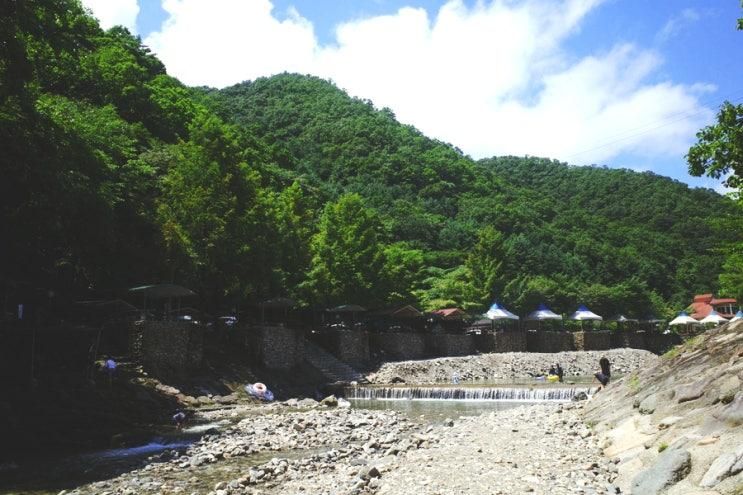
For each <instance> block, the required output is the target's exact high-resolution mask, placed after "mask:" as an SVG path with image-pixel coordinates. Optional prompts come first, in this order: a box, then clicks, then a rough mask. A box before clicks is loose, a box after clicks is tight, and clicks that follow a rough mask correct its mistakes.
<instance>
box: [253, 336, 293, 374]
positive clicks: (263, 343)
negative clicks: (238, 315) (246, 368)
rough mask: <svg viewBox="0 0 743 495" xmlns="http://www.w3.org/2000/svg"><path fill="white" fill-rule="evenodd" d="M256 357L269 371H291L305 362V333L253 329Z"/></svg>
mask: <svg viewBox="0 0 743 495" xmlns="http://www.w3.org/2000/svg"><path fill="white" fill-rule="evenodd" d="M251 333H252V336H253V339H252V341H253V350H254V357H255V358H256V359H257V360H258V362H259V363H260V364H261V365H263V366H265V367H266V368H269V369H277V370H290V369H292V368H294V367H295V366H297V365H299V364H300V363H301V362H302V361H303V360H304V332H302V331H301V330H296V329H293V328H286V327H274V326H261V327H254V328H252V329H251Z"/></svg>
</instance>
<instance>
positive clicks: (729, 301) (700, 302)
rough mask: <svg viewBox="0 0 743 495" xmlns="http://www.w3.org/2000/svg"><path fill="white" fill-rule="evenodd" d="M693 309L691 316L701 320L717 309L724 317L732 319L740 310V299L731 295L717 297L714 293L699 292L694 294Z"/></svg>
mask: <svg viewBox="0 0 743 495" xmlns="http://www.w3.org/2000/svg"><path fill="white" fill-rule="evenodd" d="M691 309H692V313H691V317H692V318H694V319H696V320H701V319H702V318H704V317H705V316H707V315H708V314H710V313H711V312H712V310H715V311H717V312H718V313H719V314H720V316H722V317H723V318H728V319H730V318H732V317H733V316H735V313H736V311H738V301H736V300H735V299H733V298H731V297H728V298H720V299H715V297H714V296H713V295H712V294H698V295H696V296H694V302H693V303H691Z"/></svg>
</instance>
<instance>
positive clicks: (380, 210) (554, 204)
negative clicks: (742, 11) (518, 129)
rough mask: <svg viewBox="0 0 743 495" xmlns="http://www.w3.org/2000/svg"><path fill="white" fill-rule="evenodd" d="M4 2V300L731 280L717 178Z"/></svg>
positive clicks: (700, 152)
mask: <svg viewBox="0 0 743 495" xmlns="http://www.w3.org/2000/svg"><path fill="white" fill-rule="evenodd" d="M10 5H11V12H10V15H7V16H4V17H3V18H2V19H1V20H0V37H1V38H0V149H2V150H3V152H2V156H0V160H2V171H3V172H4V173H3V179H4V180H2V181H0V195H2V198H3V201H2V203H0V229H2V231H0V249H2V256H0V278H1V279H2V282H3V283H2V286H3V288H4V289H3V290H4V291H5V294H6V296H9V298H10V299H11V300H12V298H13V297H15V296H14V294H15V293H16V292H17V291H16V289H15V288H17V287H20V286H30V287H37V288H50V289H54V290H55V291H56V292H59V293H65V294H69V297H70V298H83V297H85V298H88V297H90V296H91V294H101V293H106V294H110V293H115V292H116V291H118V290H121V289H123V288H126V287H130V286H133V285H140V284H144V283H154V282H163V281H167V282H176V283H182V284H185V285H188V286H191V287H193V288H194V289H195V290H196V291H197V292H198V293H199V295H200V297H201V299H202V303H203V304H204V306H205V308H204V309H206V310H207V311H211V312H218V311H223V310H225V308H230V307H233V306H235V305H236V304H241V303H244V302H251V301H252V302H255V301H259V300H263V299H266V298H270V297H275V296H290V297H292V298H295V299H297V300H299V301H300V302H301V303H303V304H307V305H315V304H336V303H337V304H341V303H356V304H362V305H366V306H384V305H389V304H400V303H413V304H417V305H420V306H422V307H423V308H425V309H436V308H440V307H442V306H448V305H458V306H461V307H464V308H465V309H468V310H472V311H480V310H484V309H485V308H486V307H487V306H488V304H489V303H490V302H491V300H492V299H493V298H497V299H498V300H499V301H502V302H504V303H507V304H508V305H509V307H511V308H513V309H514V310H515V311H517V312H522V313H524V312H526V311H528V310H530V309H533V306H534V305H536V304H537V303H538V302H542V301H549V302H550V303H551V305H552V306H553V308H554V309H555V310H557V311H561V312H568V311H571V310H573V309H574V307H575V306H576V305H577V304H578V303H579V302H584V303H587V304H591V305H592V308H593V309H594V310H596V311H598V312H603V313H607V314H608V313H612V312H619V311H621V312H625V313H630V314H632V313H633V312H635V313H637V314H636V316H643V314H646V313H649V312H658V311H664V310H665V309H666V308H668V307H669V306H672V307H676V308H678V307H683V306H685V305H686V304H687V303H688V302H689V300H690V297H691V296H692V295H693V293H694V292H709V291H718V289H719V290H723V291H726V292H728V293H729V294H730V295H738V294H739V288H740V282H739V281H740V274H739V271H737V272H736V269H735V268H736V267H740V266H742V265H743V264H741V263H740V262H739V260H740V253H739V251H738V254H736V255H728V256H727V257H726V256H724V255H721V254H720V253H723V252H726V253H729V252H731V251H730V249H729V248H726V246H732V245H739V243H740V241H741V239H740V236H741V230H740V229H735V228H732V229H731V228H730V227H729V226H730V225H731V224H730V222H727V223H726V222H724V221H721V220H720V219H724V218H728V219H733V220H734V219H736V218H740V211H739V210H738V209H737V205H735V203H734V202H733V201H732V200H730V199H728V198H725V197H723V196H720V195H719V194H717V193H715V192H714V191H711V190H706V189H691V188H689V187H688V186H686V185H684V184H681V183H679V182H677V181H673V180H670V179H667V178H664V177H660V176H657V175H654V174H651V173H636V172H632V171H629V170H617V169H609V168H606V167H597V166H594V167H572V166H569V165H568V164H565V163H560V162H557V161H554V160H549V159H545V158H534V157H493V158H490V159H486V160H480V161H475V160H472V159H471V158H470V157H468V156H466V155H465V154H463V153H462V152H461V151H460V150H458V149H457V148H455V147H454V146H451V145H449V144H447V143H443V142H440V141H436V140H433V139H430V138H427V137H426V136H424V135H423V134H421V133H420V132H419V131H418V130H416V129H415V128H413V127H411V126H407V125H402V124H400V123H399V122H397V120H396V119H395V116H394V114H393V113H392V111H390V110H389V109H384V108H383V109H378V108H376V107H375V106H374V104H373V103H372V102H370V101H367V100H361V99H357V98H351V97H349V96H348V95H347V94H346V93H345V92H344V91H342V90H341V89H339V88H337V87H336V86H334V85H333V84H332V83H330V82H328V81H325V80H322V79H319V78H317V77H312V76H303V75H298V74H280V75H277V76H273V77H270V78H260V79H257V80H255V81H250V82H245V83H242V84H238V85H235V86H233V87H230V88H226V89H223V90H215V89H209V88H189V87H187V86H184V85H183V84H181V83H180V82H179V81H178V80H177V79H175V78H173V77H171V76H169V75H168V74H167V72H166V69H165V67H164V66H163V64H162V63H161V62H160V61H159V60H158V59H157V58H156V57H155V56H154V55H153V54H152V53H150V51H149V49H148V48H147V47H146V46H144V45H143V44H142V42H141V40H140V39H139V38H137V37H135V36H133V35H132V34H131V33H129V32H128V31H127V30H126V29H124V28H121V27H115V28H112V29H109V30H107V31H104V30H102V29H101V28H100V27H99V26H98V24H97V22H96V21H95V19H93V18H92V17H91V16H90V15H89V14H88V13H87V12H86V11H85V10H84V9H83V8H82V7H81V5H80V3H79V2H78V1H76V0H55V1H53V2H41V1H37V0H26V1H24V2H11V3H10ZM740 114H741V111H740V107H735V106H733V105H730V106H729V107H728V106H724V107H723V110H722V111H721V115H720V119H719V120H720V121H719V123H718V126H712V127H711V128H709V129H707V130H703V131H702V132H701V133H700V143H699V145H698V146H697V148H695V149H693V150H691V151H690V164H692V163H693V164H692V165H691V166H692V167H693V171H694V172H695V173H696V172H699V173H708V174H711V175H713V176H715V174H720V175H724V174H726V173H728V172H729V171H733V172H734V174H733V176H732V177H734V178H736V177H737V179H731V180H739V178H740V170H738V168H739V165H740V157H739V154H740V153H739V151H740V150H739V148H740V135H739V132H738V131H739V130H740ZM729 184H730V185H735V184H739V182H729ZM736 243H738V244H736ZM725 249H727V251H725ZM736 256H737V257H736ZM736 291H738V292H736ZM6 299H8V298H6ZM640 313H643V314H640Z"/></svg>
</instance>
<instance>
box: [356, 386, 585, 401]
mask: <svg viewBox="0 0 743 495" xmlns="http://www.w3.org/2000/svg"><path fill="white" fill-rule="evenodd" d="M595 391H596V389H595V388H592V387H534V388H527V387H349V388H347V389H346V390H345V393H346V398H347V399H363V400H371V399H378V400H482V401H485V400H496V401H511V402H544V401H558V402H568V401H570V400H571V399H572V398H573V397H575V396H576V395H577V394H579V393H581V392H583V393H585V394H587V395H591V394H593V393H594V392H595Z"/></svg>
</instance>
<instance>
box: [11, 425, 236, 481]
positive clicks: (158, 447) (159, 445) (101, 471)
mask: <svg viewBox="0 0 743 495" xmlns="http://www.w3.org/2000/svg"><path fill="white" fill-rule="evenodd" d="M230 424H231V423H230V422H229V421H220V422H214V423H203V424H197V425H194V426H192V427H189V428H184V429H183V430H181V431H179V432H177V431H176V432H173V431H167V432H164V434H162V435H160V436H156V437H153V438H151V439H150V440H149V441H148V442H146V443H143V444H140V445H135V446H131V447H121V448H113V449H102V450H97V451H92V452H84V453H81V454H75V455H68V456H63V457H60V456H59V455H57V456H54V455H49V456H44V455H43V453H40V455H39V456H38V457H37V458H35V459H28V460H21V461H18V463H17V464H15V463H14V464H9V465H7V466H0V467H3V469H0V494H18V493H22V494H28V495H32V494H34V495H35V494H39V495H41V494H50V493H59V491H60V490H62V489H63V488H70V487H74V486H78V485H81V484H84V483H87V482H90V481H96V480H101V479H108V478H113V477H115V476H117V475H119V474H121V473H124V472H127V471H130V470H132V469H135V468H137V467H140V466H141V465H142V464H143V463H144V462H146V461H147V459H148V458H150V457H151V456H157V455H159V454H162V453H165V452H168V453H173V452H184V451H185V450H186V449H187V448H188V447H189V446H190V445H191V444H192V443H194V442H196V441H197V440H199V439H200V438H201V436H202V435H203V434H205V433H207V432H216V431H219V430H220V429H222V428H224V427H225V426H228V425H230Z"/></svg>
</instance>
